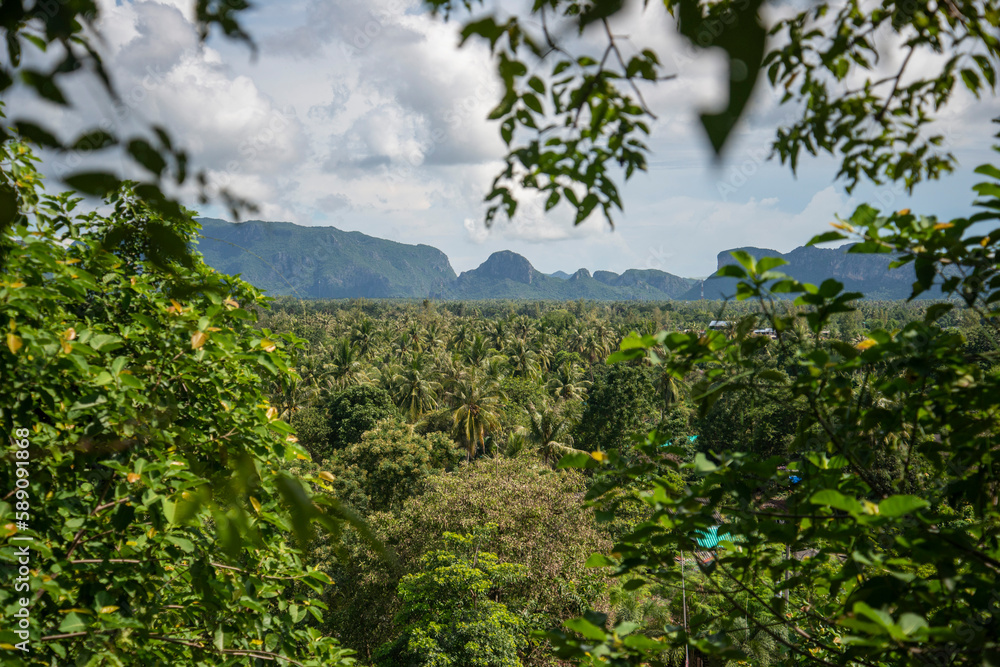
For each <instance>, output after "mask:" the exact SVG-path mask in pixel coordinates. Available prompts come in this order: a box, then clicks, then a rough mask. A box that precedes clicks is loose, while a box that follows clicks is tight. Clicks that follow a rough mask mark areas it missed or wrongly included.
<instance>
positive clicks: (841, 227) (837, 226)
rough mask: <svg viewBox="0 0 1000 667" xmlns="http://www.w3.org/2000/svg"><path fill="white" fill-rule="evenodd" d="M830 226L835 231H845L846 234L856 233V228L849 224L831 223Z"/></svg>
mask: <svg viewBox="0 0 1000 667" xmlns="http://www.w3.org/2000/svg"><path fill="white" fill-rule="evenodd" d="M830 226H831V227H833V228H834V229H839V230H841V231H845V232H853V231H854V227H852V226H851V225H849V224H847V223H846V222H831V223H830Z"/></svg>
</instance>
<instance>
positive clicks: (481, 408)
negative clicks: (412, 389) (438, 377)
mask: <svg viewBox="0 0 1000 667" xmlns="http://www.w3.org/2000/svg"><path fill="white" fill-rule="evenodd" d="M477 375H478V374H477V373H475V372H473V373H471V374H470V375H469V376H468V377H467V378H465V379H460V380H458V381H457V382H455V384H454V386H453V387H452V391H451V400H452V404H453V405H454V406H455V412H454V413H453V415H452V420H453V422H454V427H455V434H456V435H457V436H458V439H459V442H460V443H462V444H463V445H465V448H466V451H467V452H468V456H467V460H469V461H471V460H472V457H473V456H474V455H475V453H476V452H477V451H478V450H479V449H480V448H484V449H485V447H486V435H487V434H488V433H491V432H493V431H495V430H497V429H498V428H500V418H499V416H498V415H497V413H498V411H499V409H500V398H501V392H500V388H499V386H498V385H497V384H496V383H495V382H486V381H482V380H480V378H479V377H477Z"/></svg>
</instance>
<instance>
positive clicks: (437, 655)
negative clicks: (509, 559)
mask: <svg viewBox="0 0 1000 667" xmlns="http://www.w3.org/2000/svg"><path fill="white" fill-rule="evenodd" d="M490 527H491V526H488V525H487V526H484V527H483V528H482V529H481V530H479V531H477V533H476V534H467V535H457V534H455V533H444V540H445V542H446V544H447V545H448V548H446V549H439V550H435V551H431V552H429V553H427V554H424V556H422V557H421V559H420V564H421V567H422V571H421V572H418V573H414V574H408V575H406V576H405V577H403V579H402V580H401V581H400V582H399V596H400V599H401V600H402V609H401V610H400V612H399V616H398V619H397V622H398V623H399V624H400V625H401V626H402V627H403V633H402V634H401V635H400V637H399V638H398V639H397V640H396V641H395V642H393V643H392V644H391V645H388V646H386V647H383V649H381V650H380V651H379V656H380V660H379V664H384V665H387V666H388V665H399V664H407V665H424V666H427V667H451V666H455V667H457V666H459V665H478V666H481V667H520V665H521V660H520V658H519V657H518V652H519V651H520V650H522V649H523V648H524V647H525V646H526V645H527V637H526V627H525V623H524V621H523V620H522V619H521V618H519V617H517V616H515V615H514V614H512V613H511V612H510V610H508V609H507V606H506V605H505V604H503V603H502V602H498V601H497V600H498V599H499V598H501V597H502V596H503V590H504V588H506V587H508V586H510V585H511V584H513V583H516V582H518V581H522V580H524V579H526V578H527V577H528V574H529V572H528V568H526V567H525V566H523V565H514V564H511V563H503V562H501V561H500V559H499V558H498V557H497V555H496V554H493V553H489V552H488V551H480V545H481V543H482V542H483V539H484V533H486V532H488V530H489V528H490Z"/></svg>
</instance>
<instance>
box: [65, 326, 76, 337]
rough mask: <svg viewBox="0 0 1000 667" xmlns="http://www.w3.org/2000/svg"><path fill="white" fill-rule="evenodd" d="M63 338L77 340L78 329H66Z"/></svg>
mask: <svg viewBox="0 0 1000 667" xmlns="http://www.w3.org/2000/svg"><path fill="white" fill-rule="evenodd" d="M62 337H63V338H65V339H66V340H76V329H74V328H73V327H70V328H69V329H66V331H63V335H62Z"/></svg>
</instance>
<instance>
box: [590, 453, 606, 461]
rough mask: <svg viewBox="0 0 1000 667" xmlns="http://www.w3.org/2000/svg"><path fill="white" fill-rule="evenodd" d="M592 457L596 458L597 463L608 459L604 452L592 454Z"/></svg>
mask: <svg viewBox="0 0 1000 667" xmlns="http://www.w3.org/2000/svg"><path fill="white" fill-rule="evenodd" d="M590 455H591V457H593V458H594V460H595V461H603V460H605V459H606V458H608V457H607V455H605V453H604V452H591V453H590Z"/></svg>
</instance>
